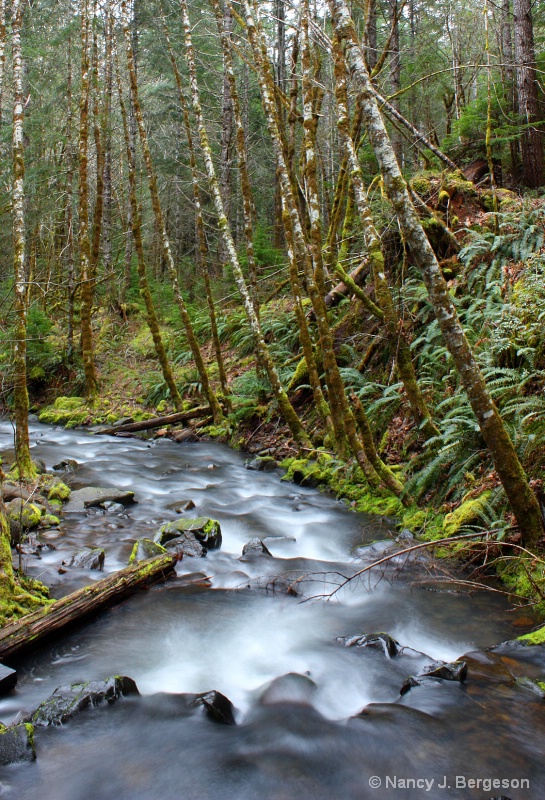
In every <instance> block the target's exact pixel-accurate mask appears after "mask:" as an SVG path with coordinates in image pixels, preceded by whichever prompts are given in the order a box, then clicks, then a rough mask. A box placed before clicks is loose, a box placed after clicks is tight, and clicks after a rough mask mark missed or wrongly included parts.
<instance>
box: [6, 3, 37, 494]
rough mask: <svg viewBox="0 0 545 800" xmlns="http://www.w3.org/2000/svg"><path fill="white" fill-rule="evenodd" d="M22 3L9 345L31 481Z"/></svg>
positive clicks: (21, 465)
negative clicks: (12, 327) (12, 315)
mask: <svg viewBox="0 0 545 800" xmlns="http://www.w3.org/2000/svg"><path fill="white" fill-rule="evenodd" d="M23 7H24V3H23V0H14V2H13V3H12V8H11V25H12V61H13V186H12V195H11V197H12V210H13V272H14V278H15V280H14V307H15V330H14V336H15V340H14V343H13V373H14V385H13V411H14V417H15V456H16V460H17V470H18V473H19V477H20V478H23V479H25V478H31V477H33V476H34V473H35V470H34V467H33V465H32V459H31V458H30V443H29V435H28V390H27V371H26V350H27V298H28V292H27V277H26V272H25V185H24V180H25V145H24V132H23V120H24V99H23V53H22V48H21V27H22V24H23Z"/></svg>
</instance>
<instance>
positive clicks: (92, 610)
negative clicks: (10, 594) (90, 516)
mask: <svg viewBox="0 0 545 800" xmlns="http://www.w3.org/2000/svg"><path fill="white" fill-rule="evenodd" d="M175 564H176V558H174V557H173V556H170V555H168V554H166V553H165V554H162V555H160V556H156V557H155V558H150V559H148V560H147V561H140V562H139V563H138V564H135V565H133V566H130V567H126V568H125V569H122V570H120V571H119V572H116V573H115V574H114V575H109V576H108V577H107V578H103V579H102V580H100V581H97V582H96V583H92V584H91V585H90V586H84V587H83V588H82V589H78V590H77V591H75V592H72V594H69V595H67V596H66V597H63V598H61V599H60V600H57V601H56V602H55V603H52V605H50V606H47V607H46V608H41V609H39V610H38V611H34V612H32V613H31V614H27V615H26V616H24V617H21V619H19V620H17V621H16V622H12V623H11V624H10V625H6V626H5V627H4V628H2V629H1V630H0V661H2V662H3V663H6V664H8V665H9V664H10V663H13V662H14V661H15V660H16V659H18V658H19V657H20V656H23V655H26V654H27V653H28V652H30V651H31V650H34V649H36V648H37V647H39V646H40V645H42V644H44V643H45V642H46V641H47V640H49V639H51V638H53V637H56V636H59V635H61V634H64V633H66V632H67V631H68V630H69V629H70V628H73V627H74V625H76V624H78V623H80V622H81V621H82V620H84V619H86V618H87V617H89V616H91V615H94V614H97V613H98V612H99V611H104V610H105V609H107V608H110V607H111V606H114V605H116V604H117V603H119V602H121V600H124V599H125V598H126V597H128V596H129V595H131V594H133V593H134V592H136V591H137V590H138V589H142V588H144V587H147V586H150V585H151V584H153V583H156V582H157V581H160V580H162V579H163V578H166V577H167V576H168V575H169V574H170V573H171V572H173V571H174V566H175Z"/></svg>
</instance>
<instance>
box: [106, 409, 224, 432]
mask: <svg viewBox="0 0 545 800" xmlns="http://www.w3.org/2000/svg"><path fill="white" fill-rule="evenodd" d="M209 413H210V408H209V406H198V407H197V408H192V409H191V411H180V412H178V413H177V414H167V415H166V416H164V417H153V419H145V420H143V421H142V422H129V423H127V424H126V425H116V426H115V427H113V428H102V429H101V430H99V431H97V433H100V434H103V435H108V436H115V434H117V433H138V431H150V430H152V429H153V428H162V427H164V426H165V425H177V424H178V423H179V422H189V420H190V419H199V417H205V416H206V415H207V414H209Z"/></svg>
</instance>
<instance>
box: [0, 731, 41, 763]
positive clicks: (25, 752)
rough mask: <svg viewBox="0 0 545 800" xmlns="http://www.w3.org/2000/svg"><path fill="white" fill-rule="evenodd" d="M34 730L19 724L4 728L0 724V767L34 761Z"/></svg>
mask: <svg viewBox="0 0 545 800" xmlns="http://www.w3.org/2000/svg"><path fill="white" fill-rule="evenodd" d="M35 758H36V750H35V749H34V728H33V726H32V725H30V724H23V723H20V724H18V725H10V726H9V727H8V728H5V727H4V726H3V725H1V724H0V767H5V766H7V765H8V764H15V763H17V762H20V761H34V759H35Z"/></svg>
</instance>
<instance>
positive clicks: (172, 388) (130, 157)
mask: <svg viewBox="0 0 545 800" xmlns="http://www.w3.org/2000/svg"><path fill="white" fill-rule="evenodd" d="M118 93H119V107H120V110H121V118H122V120H123V133H124V137H125V151H126V157H127V170H128V175H129V202H130V206H131V224H132V231H131V232H132V237H133V241H134V245H135V250H136V257H137V266H138V278H139V284H140V296H141V297H142V299H143V300H144V305H145V306H146V320H147V323H148V327H149V329H150V333H151V336H152V339H153V345H154V347H155V353H156V355H157V359H158V361H159V364H160V365H161V371H162V373H163V378H164V381H165V383H166V385H167V386H168V390H169V392H170V398H171V400H172V402H173V404H174V407H175V408H176V410H177V411H181V410H182V406H183V401H182V398H181V397H180V393H179V392H178V388H177V386H176V383H175V381H174V376H173V374H172V369H171V367H170V363H169V360H168V356H167V352H166V349H165V345H164V343H163V337H162V336H161V329H160V327H159V320H158V319H157V313H156V311H155V304H154V302H153V297H152V295H151V292H150V288H149V283H148V278H147V271H146V258H145V255H144V244H143V242H142V221H141V219H140V210H139V208H138V199H137V187H136V163H135V158H134V155H135V154H134V151H133V149H132V148H131V134H130V130H129V123H128V119H127V117H128V115H127V109H126V107H125V103H124V101H123V89H122V86H121V78H120V76H119V71H118Z"/></svg>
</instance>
